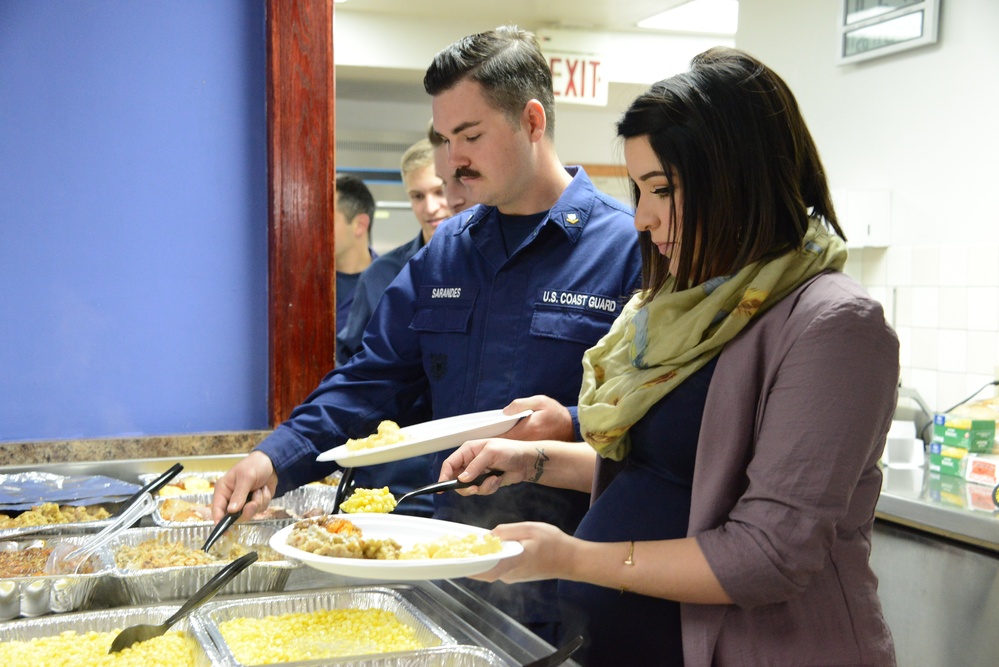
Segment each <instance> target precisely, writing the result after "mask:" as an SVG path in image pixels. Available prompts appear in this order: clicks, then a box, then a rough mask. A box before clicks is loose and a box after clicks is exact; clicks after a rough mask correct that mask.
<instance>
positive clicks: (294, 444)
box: [212, 27, 641, 643]
mask: <svg viewBox="0 0 999 667" xmlns="http://www.w3.org/2000/svg"><path fill="white" fill-rule="evenodd" d="M424 87H425V89H426V90H427V92H428V93H429V94H430V95H431V96H432V98H433V99H432V106H433V126H434V130H436V132H437V133H438V134H439V135H440V136H441V137H442V138H443V142H444V144H446V148H447V152H448V168H450V169H452V170H453V171H454V172H455V174H456V175H457V176H458V177H459V178H460V179H461V182H462V183H463V184H464V185H465V186H466V187H467V188H468V194H469V196H470V197H471V198H472V200H473V201H476V202H479V204H478V205H477V206H475V207H473V208H471V209H469V210H468V211H465V212H464V213H463V214H462V215H459V216H455V217H452V218H449V219H448V220H446V221H445V222H443V223H442V224H441V225H440V226H439V227H438V229H437V231H436V232H435V233H434V237H433V241H432V242H431V243H429V244H427V245H426V246H424V247H423V249H422V250H420V251H419V252H418V253H416V255H415V256H414V257H413V258H412V259H411V260H410V261H409V262H408V263H407V264H406V266H405V267H404V268H403V269H402V271H401V272H400V273H399V276H398V277H397V278H396V279H395V280H394V281H393V282H392V284H391V285H390V286H389V287H388V288H387V289H386V290H385V294H384V295H383V296H382V298H381V301H380V302H379V304H378V307H377V308H376V310H375V312H374V314H373V316H372V319H371V322H370V324H369V325H368V329H367V331H366V335H365V337H364V339H363V344H362V347H361V350H360V351H359V352H358V353H357V354H356V355H354V356H353V357H352V358H351V360H350V361H349V362H347V363H346V364H345V365H343V366H341V367H339V368H337V369H336V370H334V371H333V372H332V373H330V374H329V375H327V376H326V378H324V379H323V381H322V382H321V383H320V385H319V387H318V388H317V389H316V390H315V391H314V392H313V393H312V395H311V396H309V397H308V399H307V400H306V402H305V403H303V404H302V405H300V406H298V407H297V408H295V410H294V411H293V412H292V416H291V418H290V419H289V420H288V421H287V422H285V423H284V424H281V425H280V426H278V427H277V428H276V429H275V431H274V432H273V433H272V434H271V435H270V436H268V437H267V438H266V439H265V440H264V441H263V442H262V443H261V444H260V445H258V446H257V448H256V449H255V450H254V451H252V452H250V454H249V455H247V456H246V457H245V458H244V459H243V460H241V461H240V462H239V463H237V464H236V465H235V466H234V467H233V468H232V469H231V470H230V471H229V472H228V473H226V474H225V475H224V476H223V477H222V478H221V479H220V480H219V481H218V483H217V484H216V487H215V498H214V500H213V504H212V512H213V516H214V518H215V519H216V520H219V519H221V518H222V516H223V515H224V514H225V512H227V511H235V510H238V509H240V508H242V507H243V506H244V503H245V504H246V509H245V510H244V511H246V512H249V513H250V514H252V513H254V512H256V511H258V510H259V508H260V506H261V505H266V503H268V502H269V501H270V499H271V497H273V495H274V494H275V493H284V492H286V491H288V490H290V489H293V488H296V487H298V486H301V485H302V484H305V483H307V482H310V481H313V480H315V479H319V478H321V477H323V476H324V475H327V474H329V473H330V472H332V471H333V470H334V469H335V464H320V463H317V462H316V457H317V456H318V455H319V454H320V453H321V452H323V451H326V450H328V449H330V448H332V447H336V446H338V445H341V444H343V443H344V442H345V441H346V440H347V439H348V438H352V437H353V438H358V437H365V436H367V435H369V434H371V433H373V432H374V431H375V429H376V428H377V426H378V424H379V422H380V421H382V420H384V419H394V420H396V421H400V420H402V421H405V420H407V419H410V418H411V417H412V416H413V415H412V413H411V412H410V411H411V409H412V406H413V404H414V402H416V401H417V400H418V399H420V398H421V397H425V396H427V395H429V397H430V405H431V407H432V410H433V417H434V418H435V419H440V418H444V417H452V416H456V415H462V414H469V413H475V412H480V411H484V410H495V409H500V408H505V409H506V410H507V411H508V413H510V414H513V413H515V412H520V411H522V410H525V409H531V410H533V413H532V414H531V415H530V416H529V417H526V418H524V419H521V420H520V422H519V423H518V424H517V425H516V426H514V427H513V428H512V429H511V430H510V431H508V433H507V434H506V436H507V437H510V438H517V439H522V440H540V439H555V440H564V441H578V440H580V438H579V426H578V422H577V421H576V419H575V408H574V407H570V410H569V411H566V409H565V407H564V406H575V404H576V400H577V397H578V395H579V388H580V384H581V377H582V363H581V362H582V357H583V353H584V352H585V351H586V350H587V349H588V348H590V347H591V346H593V345H594V344H595V343H596V342H597V341H598V340H599V339H600V338H601V337H602V336H603V335H604V334H605V333H606V332H607V331H608V329H609V328H610V325H611V323H612V322H613V321H614V319H615V317H616V316H617V314H618V312H619V311H620V309H621V305H622V303H623V301H624V300H626V299H627V298H629V297H630V295H631V294H632V293H633V292H634V291H635V290H636V289H637V288H638V287H639V285H640V275H639V274H640V270H641V260H640V258H639V253H638V243H637V241H638V236H637V234H636V232H635V229H634V226H633V216H632V213H631V211H630V208H629V207H627V206H625V205H624V204H622V203H620V202H618V201H616V200H615V199H613V198H611V197H609V196H607V195H605V194H603V193H601V192H599V191H598V190H597V189H596V188H595V187H594V186H593V183H592V182H591V181H590V179H589V178H588V177H587V176H586V173H585V172H584V171H583V169H582V168H580V167H568V168H567V167H564V166H563V165H562V163H561V161H560V160H559V157H558V155H557V153H556V150H555V142H554V119H555V117H554V94H553V92H552V78H551V70H550V69H549V67H548V62H547V60H546V59H545V57H544V55H543V54H542V53H541V50H540V48H539V47H538V44H537V41H536V40H535V39H534V36H533V35H531V34H530V33H527V32H523V31H520V30H517V29H516V28H511V27H502V28H498V29H496V30H492V31H489V32H485V33H480V34H477V35H471V36H469V37H465V38H464V39H462V40H459V41H458V42H456V43H455V44H452V45H451V46H449V47H447V48H446V49H444V50H443V51H441V52H440V53H439V54H437V56H436V57H435V58H434V61H433V63H432V64H431V66H430V68H429V69H428V70H427V74H426V77H425V79H424ZM608 130H610V128H608ZM542 395H543V396H542ZM525 397H526V398H525ZM545 397H550V398H545ZM400 423H401V422H400ZM581 446H585V445H581ZM447 454H448V452H442V453H440V454H437V455H435V457H434V458H435V461H434V469H433V470H432V475H433V476H434V478H435V479H436V477H437V475H438V474H439V471H440V462H441V461H442V460H443V458H444V457H445V456H446V455H447ZM543 462H544V452H543V451H539V452H538V465H543ZM247 500H249V502H247ZM434 503H435V512H434V516H435V517H437V518H441V519H450V520H453V521H459V522H462V523H467V524H475V525H479V526H484V527H487V528H491V527H493V526H495V525H497V524H499V523H506V522H510V521H525V520H527V521H531V520H537V521H545V522H549V523H554V524H556V525H558V526H559V527H560V528H562V529H563V530H565V531H566V532H569V533H572V532H574V529H575V527H576V524H577V523H578V522H579V520H580V518H581V517H582V516H583V514H584V513H585V512H586V509H587V507H588V504H589V497H588V496H587V494H584V493H580V492H578V491H565V490H560V489H552V488H550V487H544V486H541V485H535V484H518V485H514V486H510V487H506V488H503V489H500V490H499V491H498V492H497V493H495V494H493V495H490V496H483V497H462V496H459V495H458V494H455V493H444V494H439V495H436V496H434ZM480 583H481V582H472V581H469V583H468V585H469V586H470V587H473V585H475V584H480ZM474 587H475V590H476V591H477V592H478V593H479V594H480V595H482V596H483V597H485V598H486V599H487V600H489V601H490V602H492V603H493V604H495V605H497V606H498V607H499V608H500V609H502V610H503V611H505V612H506V613H508V614H510V615H511V616H513V617H514V618H516V619H517V620H519V621H520V622H522V623H524V624H525V625H527V626H528V627H530V628H532V629H533V630H534V631H535V632H537V633H538V634H539V636H541V637H543V638H545V639H546V640H548V641H550V642H552V643H554V642H555V641H557V632H558V624H559V617H558V604H557V597H556V582H555V581H542V582H533V583H524V584H514V585H511V586H505V587H495V586H492V587H491V586H489V585H488V584H482V585H481V586H474Z"/></svg>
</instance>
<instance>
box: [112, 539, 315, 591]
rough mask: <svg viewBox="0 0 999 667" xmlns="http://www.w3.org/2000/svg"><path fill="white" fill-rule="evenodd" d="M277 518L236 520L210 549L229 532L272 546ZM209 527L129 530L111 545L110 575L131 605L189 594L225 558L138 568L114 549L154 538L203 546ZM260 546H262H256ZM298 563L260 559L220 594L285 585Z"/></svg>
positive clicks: (247, 543)
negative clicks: (125, 563)
mask: <svg viewBox="0 0 999 667" xmlns="http://www.w3.org/2000/svg"><path fill="white" fill-rule="evenodd" d="M274 523H276V522H259V523H256V524H236V525H234V526H233V527H232V528H230V529H229V532H228V533H226V534H225V535H224V536H223V537H222V538H221V539H220V540H219V541H218V542H216V543H215V546H213V547H212V552H214V551H216V550H218V549H219V548H220V546H222V545H223V543H224V542H226V541H227V540H229V539H230V538H232V539H235V540H236V541H237V542H238V543H240V544H242V545H243V546H245V547H247V548H250V549H251V550H252V549H253V547H256V546H261V547H266V548H267V549H268V550H270V547H267V542H268V540H270V538H271V535H273V534H274V533H276V532H277V531H278V530H279V529H280V528H281V526H280V525H273V524H274ZM211 529H212V526H210V525H204V526H187V527H184V528H134V529H131V530H127V531H125V532H124V533H122V534H121V535H120V536H119V537H117V538H115V539H114V540H112V541H111V542H110V543H109V544H108V546H107V557H108V558H109V559H110V564H111V566H112V568H113V569H112V571H111V574H112V577H113V579H114V580H115V581H116V582H117V583H118V585H119V586H120V587H121V588H122V589H123V592H124V593H125V596H126V597H127V598H128V600H129V601H130V603H131V604H133V605H136V604H153V603H160V602H166V601H170V600H183V599H187V598H189V597H191V596H192V595H193V594H194V593H195V592H196V591H197V590H198V589H199V588H201V587H202V586H204V585H205V584H206V583H208V580H209V579H211V578H212V577H213V576H214V575H215V574H216V573H217V572H218V571H219V570H221V569H222V568H223V567H225V565H226V563H225V562H219V563H210V564H207V565H190V566H179V567H164V568H159V569H150V570H134V569H126V568H121V567H118V566H117V564H116V563H115V562H114V555H115V554H116V553H117V551H118V549H119V548H121V547H122V546H123V545H129V546H136V545H138V544H141V543H142V542H145V541H147V540H153V539H161V540H164V541H168V542H177V543H180V544H183V545H184V546H187V547H189V548H191V549H200V548H201V545H202V544H204V542H205V540H206V539H207V538H208V534H209V533H210V532H211ZM258 551H260V550H259V549H258ZM272 553H273V552H272ZM300 567H302V563H300V562H299V561H297V560H291V559H283V560H276V561H259V560H258V561H257V562H255V563H253V564H252V565H250V566H249V567H248V568H246V569H245V570H243V571H242V572H240V573H239V574H238V575H236V578H235V579H233V580H232V581H230V582H229V583H228V584H227V585H226V587H225V588H223V589H222V591H221V594H224V595H238V594H246V593H262V592H269V591H280V590H283V589H284V586H285V584H286V583H287V581H288V576H289V575H290V574H291V572H292V570H295V569H296V568H300Z"/></svg>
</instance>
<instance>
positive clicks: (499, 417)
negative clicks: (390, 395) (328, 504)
mask: <svg viewBox="0 0 999 667" xmlns="http://www.w3.org/2000/svg"><path fill="white" fill-rule="evenodd" d="M532 412H533V410H524V411H523V412H518V413H517V414H515V415H505V414H503V411H502V410H487V411H485V412H474V413H472V414H469V415H458V416H456V417H446V418H444V419H435V420H433V421H429V422H423V423H422V424H414V425H413V426H405V427H403V428H402V429H400V431H401V432H402V433H403V434H404V435H405V436H406V439H405V440H404V441H403V442H397V443H395V444H393V445H385V446H383V447H372V448H370V449H357V450H354V451H351V450H349V449H347V446H346V445H341V446H339V447H334V448H333V449H331V450H329V451H326V452H323V453H322V454H320V455H319V456H318V458H317V459H316V460H317V461H336V462H337V463H339V464H340V465H341V466H343V467H345V468H350V467H354V466H370V465H375V464H376V463H389V462H390V461H398V460H400V459H408V458H412V457H414V456H422V455H424V454H433V453H434V452H439V451H442V450H445V449H451V448H452V447H457V446H459V445H461V444H462V443H463V442H465V441H466V440H475V439H477V438H493V437H495V436H498V435H502V434H504V433H506V432H507V431H509V430H510V429H511V428H513V425H514V424H516V423H517V422H518V421H519V420H520V419H521V418H523V417H526V416H528V415H529V414H531V413H532Z"/></svg>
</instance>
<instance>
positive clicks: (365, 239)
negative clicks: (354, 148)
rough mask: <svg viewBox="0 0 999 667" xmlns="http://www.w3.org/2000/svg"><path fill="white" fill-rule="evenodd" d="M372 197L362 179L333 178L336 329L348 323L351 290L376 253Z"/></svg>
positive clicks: (341, 176) (348, 177)
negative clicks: (372, 231)
mask: <svg viewBox="0 0 999 667" xmlns="http://www.w3.org/2000/svg"><path fill="white" fill-rule="evenodd" d="M374 219H375V198H374V197H373V196H371V191H370V190H368V186H366V185H365V184H364V181H362V180H361V179H359V178H357V177H356V176H351V175H350V174H340V175H338V176H337V177H336V198H335V199H334V202H333V234H334V241H335V247H336V331H337V335H339V334H340V332H341V331H342V330H343V328H344V326H345V325H346V324H347V316H348V315H349V314H350V308H351V305H352V304H353V303H354V292H355V290H356V288H357V283H358V280H359V279H360V277H361V273H362V272H363V271H364V270H365V269H367V268H368V267H369V266H370V265H371V262H372V260H373V259H374V258H375V257H377V256H378V255H377V254H376V253H375V251H374V250H373V249H372V248H371V227H372V224H373V223H374Z"/></svg>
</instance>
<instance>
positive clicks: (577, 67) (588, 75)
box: [548, 56, 600, 99]
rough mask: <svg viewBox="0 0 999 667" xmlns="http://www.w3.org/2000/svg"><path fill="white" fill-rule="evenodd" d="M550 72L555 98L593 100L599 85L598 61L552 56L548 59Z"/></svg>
mask: <svg viewBox="0 0 999 667" xmlns="http://www.w3.org/2000/svg"><path fill="white" fill-rule="evenodd" d="M548 65H549V66H550V67H551V70H552V85H553V86H554V89H555V97H569V98H576V99H582V98H590V99H592V98H595V97H597V94H598V93H597V90H598V86H599V83H600V75H599V73H598V69H599V68H600V61H599V60H591V59H588V58H566V57H560V56H552V57H550V58H549V59H548Z"/></svg>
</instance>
